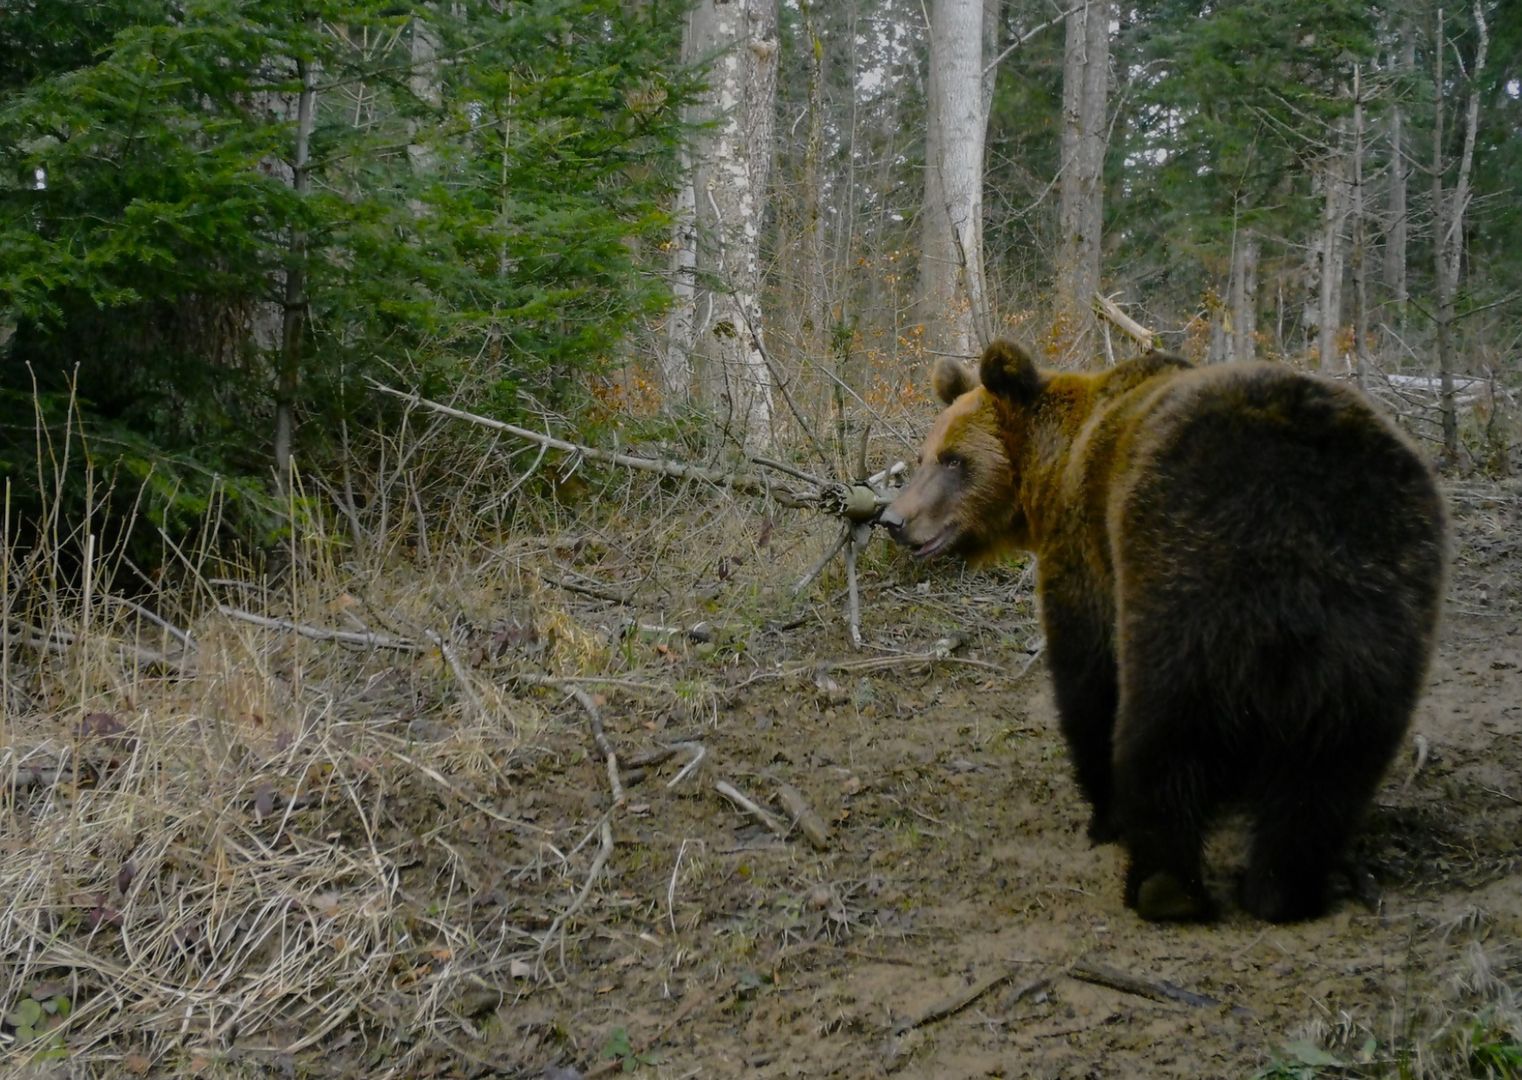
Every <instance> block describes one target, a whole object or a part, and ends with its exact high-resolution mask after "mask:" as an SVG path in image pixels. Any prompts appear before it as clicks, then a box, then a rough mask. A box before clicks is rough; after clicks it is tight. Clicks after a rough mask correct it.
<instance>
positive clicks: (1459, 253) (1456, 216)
mask: <svg viewBox="0 0 1522 1080" xmlns="http://www.w3.org/2000/svg"><path fill="white" fill-rule="evenodd" d="M1474 25H1475V31H1476V33H1477V35H1478V40H1477V42H1476V45H1475V56H1474V63H1473V64H1471V65H1470V68H1469V101H1468V103H1467V106H1466V108H1465V113H1464V147H1463V149H1462V150H1461V151H1460V152H1459V170H1458V176H1457V177H1456V178H1455V180H1454V185H1453V191H1452V192H1450V193H1448V194H1447V196H1446V197H1445V195H1444V192H1443V174H1444V171H1445V170H1446V169H1447V166H1448V162H1447V159H1446V155H1445V153H1444V150H1443V97H1444V86H1443V52H1444V50H1445V49H1446V48H1447V45H1448V42H1447V38H1446V36H1445V35H1444V31H1443V9H1442V8H1441V7H1439V8H1438V9H1437V21H1436V26H1435V34H1434V48H1433V50H1432V52H1433V57H1434V59H1433V75H1432V86H1433V99H1434V100H1433V124H1432V129H1433V136H1432V146H1433V151H1432V207H1433V217H1434V221H1433V229H1434V232H1435V235H1434V236H1433V243H1432V253H1433V261H1434V263H1435V265H1434V271H1435V274H1436V278H1437V370H1438V381H1439V384H1440V386H1441V400H1440V402H1439V404H1440V407H1441V410H1442V418H1443V458H1444V460H1445V461H1446V462H1447V463H1448V464H1450V465H1451V464H1453V463H1454V462H1456V461H1457V460H1458V455H1459V418H1458V407H1457V404H1456V402H1455V401H1454V397H1453V368H1454V356H1453V323H1454V319H1455V315H1456V300H1457V296H1458V287H1459V269H1460V266H1461V264H1462V262H1463V257H1464V215H1465V212H1466V211H1467V210H1468V209H1469V197H1470V190H1469V180H1470V173H1471V170H1472V169H1473V166H1474V144H1475V136H1476V135H1477V133H1478V132H1479V128H1480V89H1481V88H1480V78H1481V76H1482V75H1483V74H1484V71H1485V60H1486V56H1487V54H1488V52H1489V50H1490V32H1489V28H1488V27H1487V26H1486V24H1485V10H1484V7H1483V5H1482V4H1481V2H1480V0H1475V2H1474Z"/></svg>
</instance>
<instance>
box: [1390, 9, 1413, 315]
mask: <svg viewBox="0 0 1522 1080" xmlns="http://www.w3.org/2000/svg"><path fill="white" fill-rule="evenodd" d="M1400 35H1401V43H1400V53H1399V58H1398V60H1397V61H1396V63H1395V65H1394V67H1395V70H1394V74H1395V75H1396V76H1397V77H1401V76H1405V75H1407V74H1409V73H1410V72H1411V70H1412V69H1413V68H1414V67H1416V36H1415V34H1413V33H1412V32H1411V27H1410V26H1409V25H1402V26H1401V28H1400ZM1408 142H1409V135H1408V133H1407V131H1406V105H1405V101H1404V99H1403V98H1402V97H1401V95H1400V94H1399V93H1397V94H1396V95H1395V99H1394V101H1392V102H1391V105H1390V195H1389V210H1388V213H1389V219H1390V226H1389V231H1388V232H1387V233H1386V234H1385V260H1384V279H1385V287H1386V289H1387V290H1388V291H1389V294H1390V301H1391V304H1392V307H1393V309H1394V317H1395V326H1396V329H1397V330H1403V329H1404V327H1405V325H1406V303H1407V301H1408V300H1409V299H1410V293H1409V292H1408V291H1407V285H1406V242H1407V238H1408V236H1409V235H1410V212H1409V211H1408V209H1407V191H1408V188H1409V185H1410V175H1411V160H1410V154H1411V150H1410V147H1409V145H1408Z"/></svg>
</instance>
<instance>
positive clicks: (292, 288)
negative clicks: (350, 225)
mask: <svg viewBox="0 0 1522 1080" xmlns="http://www.w3.org/2000/svg"><path fill="white" fill-rule="evenodd" d="M296 76H297V78H298V79H299V80H300V83H301V93H300V96H299V97H298V99H297V104H296V147H295V153H294V155H293V157H292V161H291V187H292V189H293V190H294V191H295V192H296V194H297V195H298V196H303V195H305V194H306V191H307V183H308V169H309V162H310V157H311V144H312V124H313V117H314V114H315V111H316V104H317V89H316V82H315V80H314V78H313V72H312V65H311V64H310V63H309V62H308V61H306V60H297V61H296ZM306 254H307V236H306V233H305V232H303V231H301V230H299V229H298V230H296V231H294V232H292V234H291V249H290V265H289V266H288V267H286V271H285V298H284V311H283V313H282V317H281V333H280V366H279V370H278V373H277V375H276V381H275V474H276V477H277V479H278V482H279V483H280V484H281V486H282V489H284V488H285V486H286V485H288V484H289V483H290V476H291V443H292V440H293V437H294V434H295V429H296V419H295V416H296V393H297V390H298V389H299V387H300V382H301V346H302V339H303V337H304V336H305V332H306V308H307V295H306Z"/></svg>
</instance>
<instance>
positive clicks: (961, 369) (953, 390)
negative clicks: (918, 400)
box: [930, 356, 978, 405]
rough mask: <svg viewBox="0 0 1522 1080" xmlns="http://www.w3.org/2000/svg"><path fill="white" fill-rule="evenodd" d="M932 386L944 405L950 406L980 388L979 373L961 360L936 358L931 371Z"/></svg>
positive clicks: (944, 357) (947, 357)
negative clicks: (969, 392) (964, 395)
mask: <svg viewBox="0 0 1522 1080" xmlns="http://www.w3.org/2000/svg"><path fill="white" fill-rule="evenodd" d="M930 385H931V387H932V388H933V389H934V390H935V396H936V397H938V398H940V399H941V401H942V403H944V404H946V405H950V404H951V403H952V402H953V401H955V400H956V399H957V398H959V397H961V396H962V395H963V394H965V393H967V391H969V390H976V389H977V387H978V373H977V372H976V371H974V370H972V368H970V367H968V366H967V365H966V364H964V363H962V362H961V361H960V360H955V359H953V358H952V357H949V356H939V357H936V361H935V366H934V367H932V368H931V369H930Z"/></svg>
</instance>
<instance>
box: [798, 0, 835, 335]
mask: <svg viewBox="0 0 1522 1080" xmlns="http://www.w3.org/2000/svg"><path fill="white" fill-rule="evenodd" d="M799 12H800V14H801V15H802V16H803V37H804V43H805V45H806V46H807V47H808V50H809V56H808V72H809V97H808V137H807V141H806V142H805V144H804V149H803V235H802V236H801V237H800V239H801V241H802V243H801V244H800V245H799V251H800V254H801V257H802V266H801V267H800V270H801V274H800V275H799V277H800V280H801V282H802V284H803V320H804V326H803V329H804V335H805V337H804V342H805V348H807V349H809V351H810V352H816V353H817V352H818V351H819V345H820V343H821V342H822V341H823V340H824V335H825V332H826V330H827V326H826V324H827V322H828V319H829V314H828V313H829V301H828V298H827V297H826V295H825V273H824V271H825V260H824V41H823V39H821V38H820V36H819V33H818V30H817V29H816V28H815V26H814V5H813V4H812V3H810V2H809V0H801V3H800V4H799Z"/></svg>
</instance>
